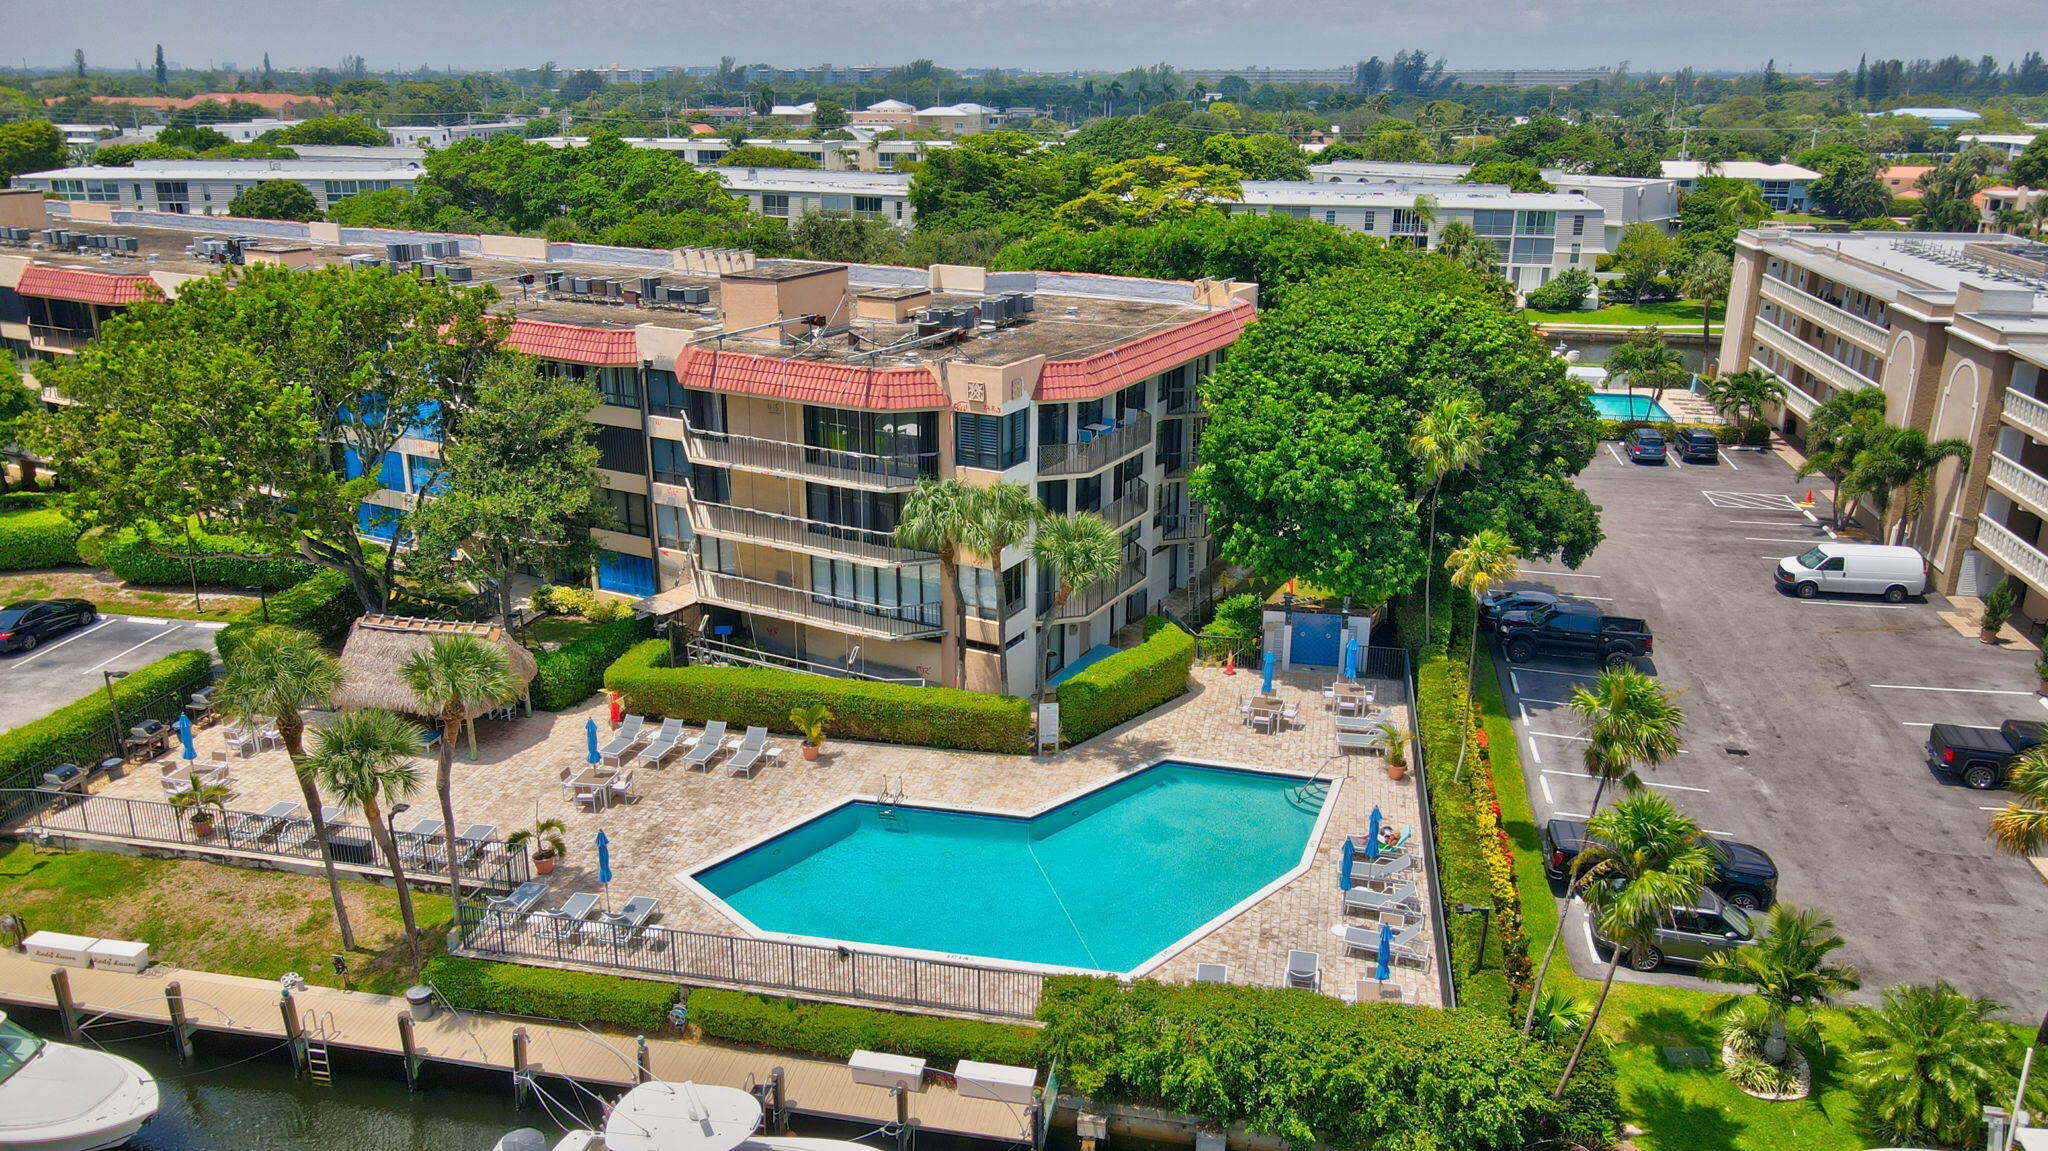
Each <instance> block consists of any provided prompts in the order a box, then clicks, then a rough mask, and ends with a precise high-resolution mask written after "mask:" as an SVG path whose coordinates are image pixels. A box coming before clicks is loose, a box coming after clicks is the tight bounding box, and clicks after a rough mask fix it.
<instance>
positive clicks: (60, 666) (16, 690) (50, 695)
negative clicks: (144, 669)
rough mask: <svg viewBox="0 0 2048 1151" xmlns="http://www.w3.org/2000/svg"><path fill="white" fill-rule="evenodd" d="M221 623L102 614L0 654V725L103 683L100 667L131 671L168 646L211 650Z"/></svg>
mask: <svg viewBox="0 0 2048 1151" xmlns="http://www.w3.org/2000/svg"><path fill="white" fill-rule="evenodd" d="M221 626H222V625H221V624H219V623H212V622H204V621H194V620H178V619H154V618H151V617H148V616H124V615H103V616H101V617H100V619H99V622H98V623H95V624H93V625H92V626H91V627H88V628H82V629H80V630H78V631H74V632H70V633H67V634H65V635H63V636H60V637H58V638H56V639H53V640H49V641H47V642H45V643H43V644H41V645H39V646H38V647H37V648H36V649H35V650H34V651H31V652H17V653H15V654H13V655H0V731H4V730H12V729H13V728H16V727H20V726H21V725H22V724H24V723H27V722H29V721H30V720H35V719H41V718H42V717H43V716H46V715H48V714H50V713H51V712H53V711H56V710H57V709H58V708H60V707H63V706H64V705H65V704H67V703H70V702H72V701H73V700H76V699H79V698H80V697H82V696H84V695H85V694H86V693H87V692H91V691H100V690H104V689H105V684H106V680H105V679H104V678H103V677H102V674H101V673H102V672H108V671H134V670H135V669H136V668H139V667H141V666H142V665H144V664H146V663H149V662H151V661H153V660H158V659H162V658H163V657H164V656H165V655H168V654H169V653H171V652H174V651H183V650H195V651H212V650H213V637H214V636H215V635H217V634H219V632H220V629H221Z"/></svg>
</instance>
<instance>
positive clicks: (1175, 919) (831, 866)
mask: <svg viewBox="0 0 2048 1151" xmlns="http://www.w3.org/2000/svg"><path fill="white" fill-rule="evenodd" d="M1322 803H1323V798H1322V796H1321V794H1320V789H1309V790H1304V788H1303V785H1302V780H1300V779H1298V778H1293V777H1289V776H1276V775H1268V774H1264V773H1261V772H1252V771H1237V770H1232V769H1229V768H1216V767H1202V766H1198V765H1194V764H1186V763H1161V764H1157V765H1154V766H1152V767H1148V768H1146V769H1144V770H1142V771H1139V772H1137V773H1135V774H1133V775H1131V776H1128V777H1126V778H1124V779H1121V780H1118V781H1117V782H1115V783H1113V784H1110V785H1109V786H1107V787H1104V788H1101V789H1099V790H1096V791H1092V792H1090V793H1088V794H1087V795H1084V796H1081V797H1079V798H1077V799H1074V800H1072V801H1070V802H1068V803H1064V804H1061V805H1060V806H1058V807H1056V808H1053V809H1052V810H1050V811H1047V812H1045V813H1043V814H1041V815H1039V816H1037V817H1036V818H1034V819H1022V818H1017V817H1014V816H998V815H984V814H979V813H974V812H963V811H949V810H939V809H933V808H908V807H897V808H894V809H890V808H885V807H883V806H881V805H878V804H874V803H849V804H845V805H843V806H841V807H838V808H835V809H833V810H832V811H830V812H827V813H826V814H824V815H822V816H819V817H818V818H817V819H814V820H811V821H809V822H807V823H804V824H802V825H800V826H797V827H795V828H792V829H790V830H789V831H787V832H784V833H783V834H781V835H778V836H776V837H775V838H774V839H771V840H769V841H767V842H766V843H763V844H761V845H759V846H757V847H753V848H750V849H748V850H747V851H744V852H742V853H740V854H739V855H736V856H734V857H732V858H730V859H727V860H724V861H722V862H720V863H717V864H714V865H712V866H711V867H708V868H706V869H704V870H702V871H699V872H697V873H696V875H695V876H694V878H695V879H696V880H697V882H699V883H701V884H702V885H703V886H704V887H705V888H706V889H707V890H709V891H710V892H711V893H712V894H713V895H715V896H717V897H718V898H720V899H723V900H724V901H725V902H726V903H727V904H728V905H730V906H731V907H732V908H733V910H735V911H737V912H738V913H739V914H740V915H742V916H744V917H745V918H746V919H747V920H748V921H749V922H751V923H752V924H753V925H754V926H755V927H756V928H758V929H760V930H762V931H768V932H776V933H783V934H792V935H804V936H813V937H818V938H823V939H833V940H844V941H846V942H849V943H869V944H879V945H883V946H890V947H903V948H914V949H917V950H921V951H935V952H945V953H950V954H956V955H973V956H985V957H988V958H992V959H1007V960H1017V961H1022V962H1027V963H1041V964H1049V965H1053V966H1060V967H1081V968H1089V969H1093V970H1098V971H1117V972H1123V971H1129V970H1132V969H1133V968H1136V967H1138V966H1139V965H1140V964H1142V963H1143V962H1144V961H1145V960H1147V959H1149V958H1151V957H1152V956H1153V955H1155V954H1157V953H1159V952H1160V951H1163V950H1165V949H1166V948H1167V947H1168V946H1170V945H1171V944H1173V943H1174V942H1175V941H1177V940H1179V939H1180V938H1181V937H1183V936H1185V935H1187V934H1188V933H1190V932H1192V931H1194V930H1195V929H1196V928H1198V927H1201V926H1202V925H1203V924H1205V923H1207V922H1209V921H1210V920H1211V919H1214V918H1215V917H1216V916H1217V915H1219V914H1221V913H1223V912H1224V911H1227V910H1229V909H1230V908H1231V907H1233V906H1234V905H1236V904H1237V903H1239V902H1240V901H1242V900H1243V899H1245V898H1246V897H1247V896H1250V895H1252V894H1253V893H1255V892H1257V891H1258V890H1259V889H1260V888H1261V887H1264V886H1265V885H1266V884H1267V883H1269V882H1271V881H1272V880H1274V879H1276V878H1278V877H1279V876H1281V875H1282V874H1284V873H1285V872H1287V871H1288V870H1289V869H1291V868H1293V867H1295V866H1297V865H1299V864H1300V863H1301V861H1302V854H1303V849H1304V848H1305V847H1306V846H1307V844H1308V839H1309V836H1310V834H1311V833H1312V832H1313V831H1314V828H1315V824H1316V818H1317V814H1318V812H1319V810H1320V808H1321V806H1322Z"/></svg>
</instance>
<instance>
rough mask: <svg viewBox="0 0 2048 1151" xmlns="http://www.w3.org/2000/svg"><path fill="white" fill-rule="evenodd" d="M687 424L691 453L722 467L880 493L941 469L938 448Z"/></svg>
mask: <svg viewBox="0 0 2048 1151" xmlns="http://www.w3.org/2000/svg"><path fill="white" fill-rule="evenodd" d="M683 426H684V428H685V429H686V432H685V434H684V436H683V442H684V444H685V445H687V450H688V451H689V454H690V458H691V459H692V460H695V461H697V462H699V463H706V464H716V465H717V466H719V467H722V468H738V469H740V470H741V471H748V472H766V473H768V474H770V475H777V476H787V477H790V478H793V479H800V480H818V481H820V482H823V483H828V484H839V485H841V486H843V487H850V488H863V489H866V490H868V491H878V492H907V491H909V490H910V489H912V488H914V487H916V486H917V481H918V480H920V479H923V478H925V477H926V476H934V475H937V474H938V470H939V453H938V452H936V451H931V452H906V453H903V454H901V455H888V456H884V455H875V454H873V453H870V452H852V451H843V450H840V449H838V448H819V447H812V446H810V445H809V444H798V443H791V442H790V441H788V440H768V439H762V438H760V437H758V436H742V435H737V434H734V433H732V432H707V431H702V430H700V429H698V428H696V427H693V426H691V425H689V424H687V423H686V424H684V425H683Z"/></svg>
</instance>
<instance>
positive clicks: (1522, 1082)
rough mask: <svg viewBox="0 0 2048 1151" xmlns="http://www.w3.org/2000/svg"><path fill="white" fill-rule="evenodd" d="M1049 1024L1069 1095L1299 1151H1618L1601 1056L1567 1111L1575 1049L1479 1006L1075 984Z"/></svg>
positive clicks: (1590, 1056)
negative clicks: (1323, 1147)
mask: <svg viewBox="0 0 2048 1151" xmlns="http://www.w3.org/2000/svg"><path fill="white" fill-rule="evenodd" d="M1039 1017H1040V1018H1041V1019H1043V1020H1044V1021H1045V1023H1046V1037H1045V1051H1046V1054H1047V1056H1049V1057H1053V1058H1057V1059H1058V1060H1059V1067H1060V1076H1061V1079H1062V1081H1063V1083H1064V1084H1065V1085H1066V1087H1067V1088H1068V1089H1070V1090H1072V1091H1075V1092H1078V1093H1079V1094H1082V1095H1085V1096H1087V1097H1088V1098H1090V1099H1093V1100H1096V1101H1097V1102H1119V1103H1134V1104H1139V1105H1142V1106H1149V1107H1160V1108H1164V1109H1166V1110H1169V1111H1178V1112H1188V1113H1192V1114H1195V1115H1199V1116H1201V1117H1203V1118H1204V1119H1206V1120H1208V1121H1209V1122H1210V1123H1213V1124H1215V1125H1216V1126H1218V1127H1226V1126H1229V1125H1231V1124H1234V1123H1243V1124H1244V1125H1245V1126H1246V1128H1247V1129H1249V1130H1251V1131H1253V1132H1256V1133H1259V1134H1265V1135H1274V1136H1278V1137H1280V1138H1283V1139H1286V1140H1288V1141H1289V1142H1290V1143H1292V1144H1294V1145H1295V1146H1297V1147H1307V1146H1309V1145H1310V1144H1312V1143H1317V1142H1321V1143H1325V1144H1327V1145H1329V1146H1331V1147H1336V1148H1346V1149H1348V1148H1410V1149H1417V1148H1438V1147H1441V1148H1450V1147H1456V1148H1461V1149H1464V1151H1507V1149H1509V1148H1515V1149H1520V1148H1526V1147H1539V1146H1567V1147H1569V1146H1588V1147H1605V1146H1609V1145H1610V1144H1612V1143H1613V1141H1614V1138H1615V1135H1616V1134H1617V1132H1618V1130H1619V1128H1620V1125H1621V1121H1620V1105H1619V1102H1618V1101H1617V1098H1616V1093H1615V1087H1614V1069H1613V1066H1612V1064H1611V1063H1609V1062H1608V1058H1607V1055H1606V1053H1605V1052H1604V1051H1603V1050H1602V1049H1601V1048H1600V1047H1599V1046H1598V1045H1595V1046H1593V1047H1592V1048H1591V1049H1589V1050H1588V1051H1587V1052H1586V1058H1585V1059H1584V1060H1583V1061H1582V1063H1581V1069H1580V1071H1579V1073H1578V1075H1577V1076H1576V1077H1575V1078H1574V1079H1573V1080H1572V1085H1571V1088H1570V1089H1569V1090H1568V1091H1566V1093H1565V1097H1564V1099H1563V1100H1562V1101H1558V1102H1553V1101H1552V1100H1551V1098H1550V1094H1551V1090H1552V1088H1553V1087H1554V1086H1555V1085H1556V1083H1557V1079H1558V1075H1559V1074H1560V1073H1561V1071H1562V1070H1563V1064H1564V1061H1565V1059H1566V1057H1567V1056H1568V1054H1569V1051H1568V1049H1565V1048H1562V1047H1552V1046H1547V1045H1544V1044H1541V1043H1539V1042H1536V1041H1534V1040H1531V1039H1528V1038H1526V1037H1524V1036H1522V1035H1521V1034H1520V1033H1519V1031H1518V1030H1517V1029H1516V1028H1515V1027H1514V1025H1513V1024H1511V1023H1509V1022H1508V1021H1507V1020H1504V1019H1501V1018H1499V1017H1497V1016H1495V1015H1492V1014H1490V1013H1486V1012H1481V1011H1474V1010H1470V1009H1466V1008H1456V1009H1453V1010H1449V1011H1445V1010H1440V1009H1437V1008H1432V1007H1417V1006H1400V1005H1393V1004H1378V1003H1374V1004H1369V1005H1366V1006H1362V1007H1355V1006H1351V1005H1349V1004H1346V1003H1344V1002H1343V1001H1341V1000H1339V999H1337V998H1335V997H1333V996H1329V995H1321V994H1318V993H1315V992H1312V991H1300V990H1281V989H1277V988H1263V987H1249V986H1242V985H1231V984H1202V983H1174V984H1168V983H1157V982H1154V981H1152V980H1142V979H1141V980H1138V981H1136V982H1135V983H1131V984H1120V983H1119V982H1118V981H1117V980H1116V979H1114V978H1108V977H1103V978H1091V977H1082V976H1064V975H1063V976H1054V977H1052V978H1049V979H1047V980H1046V985H1045V994H1044V996H1043V997H1042V998H1041V1000H1040V1007H1039Z"/></svg>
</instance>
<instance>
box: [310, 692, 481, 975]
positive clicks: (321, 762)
mask: <svg viewBox="0 0 2048 1151" xmlns="http://www.w3.org/2000/svg"><path fill="white" fill-rule="evenodd" d="M421 734H422V733H421V731H420V729H419V727H418V725H416V724H414V723H412V722H411V721H409V720H406V719H403V718H401V717H399V716H396V715H393V714H392V713H390V712H388V711H378V710H376V709H374V708H365V709H363V710H361V711H345V712H343V713H341V714H340V715H339V716H337V717H335V720H334V722H333V723H330V724H328V725H327V726H326V727H323V728H321V729H320V730H319V731H318V732H317V733H315V735H314V737H313V754H312V755H311V756H309V757H308V758H307V760H306V764H307V767H308V768H310V769H311V770H312V772H313V773H314V774H315V775H317V776H319V777H320V782H321V783H322V784H324V785H325V786H326V788H327V790H329V791H331V792H333V793H334V795H335V798H337V799H339V800H341V801H342V802H343V803H346V804H348V805H350V806H351V807H354V808H356V809H358V810H359V811H361V812H362V813H363V822H364V823H367V824H369V825H370V838H371V839H373V840H375V841H376V843H377V850H379V851H381V852H383V853H384V858H385V860H386V861H387V862H388V863H390V865H391V879H392V883H393V884H394V885H395V886H396V887H397V889H398V914H399V916H400V917H401V918H402V919H403V920H404V922H405V939H406V943H407V944H409V945H410V946H411V948H412V962H413V966H414V967H415V968H417V967H418V966H419V963H420V929H419V920H418V918H417V917H416V916H414V914H413V909H412V889H411V888H410V887H408V886H407V885H406V881H405V865H404V863H403V862H401V861H400V858H399V854H398V845H397V844H395V843H393V842H392V838H391V828H390V827H389V826H388V825H387V824H386V823H385V822H384V805H385V804H386V803H402V802H404V801H405V800H406V799H408V798H409V797H411V796H412V795H413V794H414V793H415V792H417V791H418V790H419V787H420V769H419V766H418V765H417V764H415V763H414V762H413V755H414V754H415V753H416V752H418V751H419V749H420V736H421ZM448 830H449V831H450V832H451V833H452V832H453V831H454V825H453V824H450V825H448Z"/></svg>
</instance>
